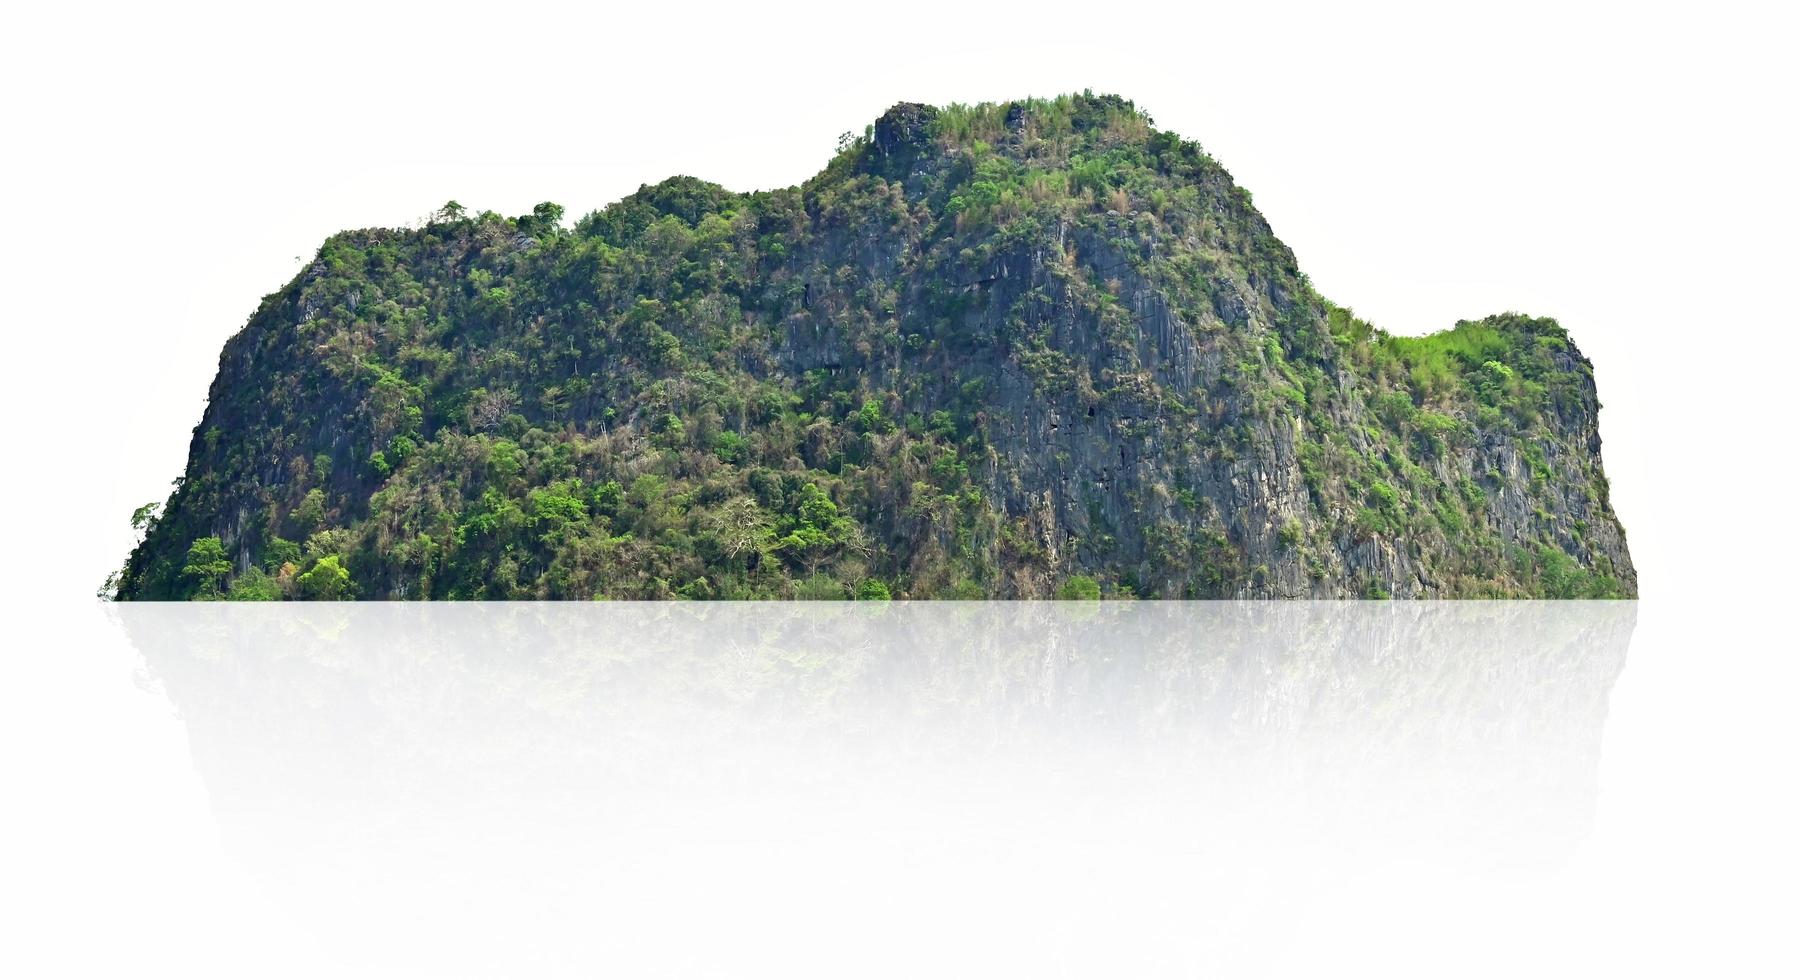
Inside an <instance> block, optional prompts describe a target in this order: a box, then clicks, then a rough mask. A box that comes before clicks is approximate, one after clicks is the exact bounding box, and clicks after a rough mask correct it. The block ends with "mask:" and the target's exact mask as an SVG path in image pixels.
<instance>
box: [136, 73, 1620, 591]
mask: <svg viewBox="0 0 1800 980" xmlns="http://www.w3.org/2000/svg"><path fill="white" fill-rule="evenodd" d="M1598 411H1599V404H1598V401H1597V400H1596V397H1595V388H1594V380H1593V368H1592V365H1591V364H1590V363H1589V362H1588V361H1587V360H1586V359H1585V358H1584V357H1583V356H1582V355H1581V353H1580V352H1579V351H1578V350H1577V349H1576V347H1575V345H1574V343H1573V342H1572V341H1571V340H1570V338H1569V335H1568V334H1567V332H1565V331H1564V330H1563V328H1562V327H1561V326H1559V325H1558V324H1557V323H1556V322H1555V321H1554V320H1549V319H1540V318H1534V317H1529V316H1523V315H1519V314H1515V313H1508V314H1503V315H1499V316H1491V317H1488V318H1486V319H1482V320H1472V321H1464V322H1461V323H1458V324H1456V325H1455V327H1454V328H1453V329H1450V330H1448V331H1445V332H1442V333H1438V334H1433V335H1431V336H1427V337H1416V338H1415V337H1397V336H1390V335H1388V334H1385V333H1383V332H1382V331H1380V330H1377V329H1375V328H1374V327H1372V326H1370V325H1369V324H1368V323H1365V322H1364V321H1362V320H1360V319H1358V318H1357V317H1356V316H1355V315H1354V314H1353V313H1352V312H1351V311H1350V310H1349V309H1347V308H1345V307H1340V306H1337V305H1335V304H1333V303H1331V302H1329V301H1328V300H1326V299H1325V298H1324V297H1322V296H1320V295H1319V294H1318V293H1317V292H1316V291H1315V290H1314V289H1313V288H1312V286H1311V285H1310V283H1309V282H1308V280H1307V278H1306V276H1305V275H1304V274H1302V273H1301V272H1300V270H1299V268H1298V266H1297V265H1296V263H1295V260H1294V256H1293V253H1292V252H1290V251H1289V250H1288V249H1287V247H1286V246H1284V245H1282V244H1281V242H1280V241H1278V240H1277V239H1276V238H1275V236H1274V234H1273V233H1272V232H1271V231H1270V228H1269V226H1268V223H1267V222H1266V221H1264V220H1263V218H1262V216H1261V215H1260V214H1259V213H1258V212H1257V211H1256V209H1255V207H1254V206H1253V205H1252V203H1251V199H1250V195H1249V193H1248V192H1246V191H1244V190H1243V189H1242V188H1239V187H1238V186H1237V185H1236V184H1235V183H1233V181H1232V179H1231V177H1230V175H1229V174H1227V173H1226V172H1225V170H1224V169H1223V168H1222V167H1221V166H1220V165H1219V164H1218V163H1217V162H1216V161H1214V160H1213V159H1212V158H1211V157H1209V156H1207V155H1206V153H1205V152H1203V151H1202V150H1201V148H1200V147H1199V146H1198V145H1197V144H1195V143H1192V142H1189V141H1186V140H1183V139H1181V138H1179V137H1177V136H1175V135H1173V134H1171V133H1167V132H1162V131H1158V130H1157V129H1155V128H1154V126H1153V125H1152V122H1151V120H1150V119H1149V117H1148V116H1146V115H1145V114H1143V113H1142V112H1140V111H1138V110H1137V109H1136V108H1135V107H1134V106H1133V105H1132V104H1131V103H1130V102H1128V101H1125V100H1123V99H1120V98H1118V97H1116V96H1096V95H1092V94H1082V95H1075V96H1064V97H1061V98H1056V99H1048V100H1045V99H1031V100H1025V101H1019V102H1010V103H1001V104H984V105H978V106H949V107H945V108H941V109H940V108H932V107H929V106H923V105H915V104H901V105H897V106H895V107H894V108H892V109H890V110H889V111H888V112H887V113H886V114H884V115H883V116H882V117H881V118H880V119H878V120H877V121H876V122H875V123H874V125H873V126H870V127H869V128H868V129H867V130H866V131H865V133H864V134H863V136H861V137H860V138H854V139H850V138H846V139H845V140H844V141H843V144H842V147H841V150H840V152H839V153H838V154H837V156H836V157H835V158H834V159H833V160H832V161H831V162H830V163H829V164H828V165H827V166H826V168H825V170H824V171H823V172H821V173H820V174H818V175H817V176H815V177H813V178H812V179H811V180H808V181H807V182H806V183H804V184H802V185H800V186H798V187H790V188H785V189H782V190H775V191H759V192H755V193H748V194H739V193H732V192H730V191H726V190H724V189H723V188H721V187H719V186H717V185H715V184H710V183H707V182H705V181H702V180H697V179H694V178H691V177H675V178H671V179H669V180H666V181H664V182H662V183H660V184H657V185H655V186H646V187H643V188H641V189H639V191H638V192H637V193H635V194H633V195H631V196H630V197H627V198H625V199H624V200H622V201H619V202H617V203H615V204H612V205H610V206H608V207H606V208H605V209H603V210H601V211H598V212H596V213H593V214H590V215H588V216H586V217H584V218H582V219H580V220H579V221H575V222H573V227H572V228H571V227H566V226H565V225H564V223H563V221H562V209H561V208H560V207H558V206H556V205H554V204H542V205H539V206H538V207H537V208H536V209H534V210H533V212H532V213H531V214H528V215H522V216H519V217H514V218H508V217H502V216H500V215H498V214H493V213H482V214H469V213H467V212H465V211H464V209H463V208H462V207H460V206H459V205H457V204H455V203H454V202H452V203H451V204H449V205H447V206H445V207H444V208H443V209H442V210H441V211H440V212H438V213H437V214H436V215H435V216H434V218H433V219H432V220H431V221H429V222H428V223H426V224H424V226H423V227H419V228H410V229H367V230H362V231H352V232H345V233H342V234H339V235H336V236H334V237H332V238H331V239H330V240H328V241H327V242H326V243H325V244H324V246H323V247H321V248H320V250H319V253H318V256H317V258H316V259H315V260H314V261H313V262H312V263H311V264H310V265H308V266H307V267H306V268H305V269H304V270H303V271H302V272H301V273H300V274H299V275H298V276H297V277H296V278H295V279H294V280H293V281H292V282H290V283H288V285H287V286H286V287H285V288H283V289H282V290H281V291H280V292H277V293H275V294H273V295H271V296H269V297H267V298H266V299H264V301H263V303H262V305H261V306H260V308H259V309H258V310H257V311H256V313H255V314H254V315H253V316H252V317H251V318H250V320H249V322H248V323H247V324H246V325H245V327H244V328H243V329H242V330H241V331H240V332H238V333H237V334H236V335H235V336H233V337H232V338H231V339H230V340H229V341H228V342H227V343H226V345H225V350H224V353H223V355H222V356H221V358H220V363H219V373H218V376H217V378H216V379H215V380H214V382H213V385H212V389H211V395H210V403H209V405H208V407H207V410H206V414H205V417H204V418H203V419H202V421H201V423H200V425H199V426H198V427H197V428H196V429H195V432H194V438H193V441H192V445H191V448H190V452H189V459H188V466H187V471H186V473H185V475H184V476H183V477H182V479H181V480H180V481H178V483H177V486H176V489H175V491H174V493H173V494H172V495H171V496H170V498H169V500H168V501H167V503H166V504H165V505H163V506H161V507H160V508H156V507H146V508H144V509H143V510H141V511H140V512H139V514H138V515H137V516H136V517H135V518H134V523H137V524H139V525H140V527H141V528H142V529H143V530H144V537H143V540H142V542H141V544H140V545H139V546H138V547H137V548H136V550H135V551H133V552H132V554H131V556H130V558H129V559H128V561H127V563H126V565H125V567H124V569H123V570H122V571H121V572H120V573H119V575H118V577H117V579H116V580H115V585H116V590H117V595H118V597H119V598H123V599H178V598H202V597H215V596H224V597H228V598H242V599H271V598H284V597H287V598H351V597H356V598H438V599H475V598H549V599H562V598H600V597H606V598H614V599H652V598H695V599H714V598H716V599H747V598H852V597H856V598H887V597H894V598H1034V597H1053V596H1063V597H1095V596H1119V597H1128V596H1136V597H1160V598H1211V597H1280V598H1300V597H1315V598H1332V597H1376V598H1379V597H1389V596H1392V597H1557V598H1571V597H1620V596H1634V595H1635V594H1636V592H1637V579H1636V573H1635V571H1634V570H1633V568H1632V564H1631V559H1630V556H1629V554H1628V552H1627V550H1626V545H1625V535H1624V531H1623V529H1622V528H1621V527H1620V525H1619V522H1618V519H1617V518H1616V517H1615V516H1614V514H1613V511H1612V508H1611V505H1610V503H1609V501H1608V490H1607V482H1606V477H1605V475H1604V474H1603V472H1602V469H1601V462H1600V438H1599V434H1598V425H1597V421H1598Z"/></svg>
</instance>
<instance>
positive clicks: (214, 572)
mask: <svg viewBox="0 0 1800 980" xmlns="http://www.w3.org/2000/svg"><path fill="white" fill-rule="evenodd" d="M181 574H182V575H183V576H185V577H187V578H188V579H190V580H192V581H193V583H194V593H193V594H194V595H195V596H196V597H199V598H206V599H211V598H215V597H217V596H218V594H219V587H220V585H221V584H223V582H224V581H225V576H227V575H230V574H231V560H230V559H229V558H227V557H225V545H224V544H223V543H222V542H221V541H220V540H219V538H218V536H217V535H213V536H210V537H205V538H200V539H199V540H197V541H195V542H194V543H193V544H192V545H190V546H189V547H188V553H187V564H186V565H185V566H183V568H182V569H181Z"/></svg>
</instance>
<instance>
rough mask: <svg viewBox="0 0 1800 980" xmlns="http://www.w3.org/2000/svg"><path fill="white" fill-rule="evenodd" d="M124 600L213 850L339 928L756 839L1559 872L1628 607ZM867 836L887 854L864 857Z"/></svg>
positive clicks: (805, 850) (559, 892) (620, 879)
mask: <svg viewBox="0 0 1800 980" xmlns="http://www.w3.org/2000/svg"><path fill="white" fill-rule="evenodd" d="M116 612H117V615H119V617H120V618H121V621H122V622H123V624H124V626H125V628H126V629H127V631H128V632H129V634H130V636H131V639H132V641H133V642H134V644H135V645H136V646H137V648H138V650H139V651H140V652H141V653H142V655H143V657H144V659H145V661H146V665H147V668H148V671H149V672H150V674H151V675H152V676H153V677H154V678H155V679H156V680H157V681H159V682H160V684H161V686H162V688H163V689H164V691H166V693H167V696H168V697H169V699H170V701H171V702H172V703H173V704H174V706H175V707H176V709H177V710H178V711H179V713H180V715H181V717H182V718H183V720H184V721H185V723H186V725H187V728H188V732H189V737H190V740H191V744H192V748H193V753H194V758H195V761H196V764H197V766H198V768H199V770H200V773H201V775H202V777H203V778H204V781H205V784H206V786H207V788H208V790H209V792H210V793H211V795H212V799H213V804H214V808H215V810H216V812H217V814H218V817H219V819H220V822H221V826H222V828H223V830H224V832H225V834H226V837H227V841H228V844H229V845H230V847H231V848H232V849H233V851H234V852H235V853H236V854H237V855H238V856H239V857H240V858H241V859H242V860H243V862H244V864H245V865H246V867H248V868H249V869H250V870H251V871H252V873H253V874H255V875H257V876H258V877H259V878H261V879H262V880H264V881H266V882H268V883H269V884H270V885H271V886H272V887H274V889H275V891H276V892H277V893H279V894H287V895H290V896H293V897H294V898H295V899H296V900H297V901H301V903H302V905H304V906H305V907H306V909H307V912H306V915H308V916H312V917H319V920H320V921H321V922H322V923H326V924H324V925H322V926H321V928H322V929H323V930H324V931H326V932H331V931H337V930H344V929H358V928H372V927H373V926H371V925H370V924H369V922H370V921H372V920H368V919H367V917H366V915H364V917H363V918H359V917H358V916H359V915H362V914H363V913H368V912H369V910H371V909H379V908H391V907H394V906H393V903H406V902H417V901H438V902H449V901H450V899H449V898H448V896H451V895H455V896H459V897H458V899H457V904H456V905H455V908H456V909H457V910H458V911H456V912H454V913H451V916H450V917H451V918H452V919H454V918H455V916H456V915H467V916H469V920H468V921H469V922H470V923H474V922H477V921H486V922H488V923H489V925H490V926H491V925H492V917H493V916H494V915H495V914H496V913H495V908H496V907H497V906H496V903H500V904H505V907H506V908H508V909H509V910H511V912H510V913H509V914H521V915H522V914H524V913H523V912H521V910H523V909H535V910H536V911H534V912H532V913H531V915H533V916H536V917H542V916H544V915H548V914H551V911H550V910H552V909H554V908H559V907H563V903H564V902H566V901H567V900H568V899H569V897H570V895H571V894H576V893H579V894H583V895H586V897H587V898H588V899H590V900H597V898H598V897H600V893H604V894H605V895H610V896H612V897H613V898H615V899H617V900H619V901H623V898H622V897H621V895H622V892H621V890H624V891H632V890H634V889H635V891H636V892H637V893H638V894H639V895H640V897H641V896H642V895H643V894H644V892H645V889H646V888H648V889H649V890H650V891H654V890H655V888H654V887H651V886H650V885H649V884H648V883H649V882H661V883H663V884H662V885H658V886H656V887H664V886H666V884H667V882H668V880H669V875H670V874H671V873H672V869H678V870H679V871H680V872H681V873H678V874H676V878H678V879H679V878H682V876H683V874H686V875H692V876H699V877H701V878H707V879H708V880H711V881H712V883H713V885H715V886H716V885H717V884H718V881H717V880H716V879H714V878H712V875H713V873H714V872H717V873H718V874H727V873H729V872H728V870H727V869H730V868H732V867H734V866H735V865H734V864H733V862H734V861H742V860H747V858H746V857H745V855H747V854H750V853H757V854H761V855H764V856H765V857H769V859H770V860H775V858H774V857H771V856H772V855H779V856H780V858H779V861H780V862H781V866H782V867H784V868H786V869H787V871H788V872H790V873H791V874H789V876H788V877H787V878H786V879H784V880H787V881H790V882H801V881H806V880H810V879H808V878H807V874H808V873H809V872H808V870H807V869H811V872H816V873H817V874H820V875H825V874H827V872H828V869H831V868H834V867H837V866H838V865H840V864H842V863H843V862H846V861H848V862H849V863H850V864H852V865H859V862H860V865H859V866H862V867H863V869H864V871H865V874H864V876H863V877H862V878H859V879H857V880H858V881H862V882H865V883H867V884H868V886H869V887H874V883H877V882H885V883H886V884H885V885H884V886H883V887H891V886H892V885H893V881H894V879H893V876H894V875H902V876H904V874H905V873H907V872H906V871H905V869H906V868H907V867H911V866H914V865H917V866H937V864H936V862H940V861H951V858H952V856H954V862H953V866H954V867H957V868H962V869H967V868H969V867H971V862H975V863H979V862H988V861H999V862H1000V864H999V865H996V866H994V867H993V868H990V869H989V870H990V871H992V873H994V874H1000V871H999V870H998V868H1000V867H1003V866H1004V867H1012V865H1010V864H1008V863H1007V862H1008V861H1009V860H1011V859H1008V858H1006V857H1005V855H1008V854H1012V855H1014V856H1015V858H1016V859H1017V860H1019V861H1024V860H1025V859H1024V858H1022V857H1017V855H1019V854H1022V853H1024V852H1023V851H1020V850H1019V849H1021V848H1024V849H1027V850H1029V851H1030V852H1031V853H1033V854H1036V855H1038V856H1037V857H1035V858H1033V859H1032V860H1033V861H1045V862H1050V863H1051V864H1057V863H1059V862H1063V863H1068V862H1073V863H1075V864H1080V863H1081V862H1082V861H1098V862H1099V863H1100V865H1102V866H1107V867H1122V866H1124V865H1125V864H1131V863H1132V862H1133V861H1138V860H1147V861H1150V862H1152V863H1155V862H1161V863H1162V864H1170V862H1173V864H1172V865H1170V866H1178V865H1180V864H1181V862H1183V861H1195V862H1199V864H1198V865H1197V867H1198V866H1204V868H1205V869H1206V870H1205V872H1204V875H1205V876H1206V877H1207V879H1208V880H1209V881H1211V882H1213V884H1214V885H1220V883H1221V882H1229V881H1235V882H1237V886H1232V887H1223V890H1219V889H1216V888H1215V889H1214V890H1213V891H1211V892H1210V893H1209V896H1210V897H1208V898H1205V899H1204V900H1203V899H1201V898H1200V897H1198V896H1197V897H1196V898H1195V900H1196V901H1217V902H1218V903H1219V908H1220V909H1231V908H1236V907H1238V905H1235V904H1234V902H1236V901H1237V899H1242V897H1243V895H1242V894H1241V893H1242V892H1243V891H1244V889H1245V888H1250V890H1252V891H1255V890H1257V889H1258V888H1261V887H1263V886H1262V885H1257V886H1256V888H1251V884H1252V883H1253V882H1266V881H1267V874H1268V873H1270V870H1271V868H1273V867H1277V866H1279V867H1281V868H1285V869H1287V871H1286V872H1285V873H1287V874H1289V875H1290V876H1291V875H1298V876H1299V877H1300V878H1302V879H1307V880H1312V879H1314V878H1315V877H1316V876H1318V875H1328V874H1332V873H1335V872H1334V871H1333V870H1332V869H1333V868H1337V869H1338V870H1342V867H1343V866H1344V864H1345V862H1351V863H1356V864H1357V865H1358V866H1360V867H1363V868H1365V869H1366V868H1378V867H1384V866H1388V865H1391V864H1392V862H1394V861H1396V860H1401V861H1405V860H1414V859H1420V860H1430V861H1432V862H1435V863H1437V864H1439V865H1447V866H1459V867H1496V866H1530V865H1533V864H1542V863H1544V862H1550V863H1554V862H1557V861H1560V860H1561V859H1562V857H1563V856H1564V855H1566V854H1567V852H1568V850H1569V848H1570V846H1571V845H1572V843H1573V842H1575V841H1577V840H1579V839H1580V838H1581V837H1582V835H1584V834H1585V833H1586V832H1587V830H1588V828H1589V826H1590V825H1591V822H1592V815H1593V809H1594V802H1595V798H1596V773H1597V767H1598V758H1599V746H1600V737H1601V729H1602V724H1603V722H1604V719H1605V715H1606V706H1607V698H1608V694H1609V692H1610V690H1611V688H1612V686H1613V683H1614V681H1615V680H1616V678H1617V677H1618V675H1619V673H1620V671H1621V670H1622V669H1623V666H1624V661H1625V655H1626V648H1627V645H1628V642H1629V639H1630V635H1631V631H1632V627H1633V624H1634V622H1635V618H1636V609H1635V604H1634V603H1439V604H1431V603H1423V604H1382V603H1104V604H1080V603H1062V604H1036V603H944V604H892V605H886V604H722V605H687V604H626V603H621V604H606V603H600V604H581V605H575V604H568V605H545V604H499V605H448V606H414V605H355V606H352V605H313V606H300V607H284V608H270V607H240V606H225V605H203V606H152V605H138V606H121V607H117V609H116ZM877 852H879V853H882V854H889V855H895V857H894V860H895V861H896V862H898V863H896V864H894V865H892V866H888V865H880V866H879V868H878V869H876V870H874V871H871V870H870V868H869V867H868V866H867V863H868V862H869V861H871V860H874V857H873V855H874V854H875V853H877ZM700 855H706V856H707V857H706V863H704V864H697V863H695V862H698V861H700V857H699V856H700ZM1083 855H1085V857H1082V856H1083ZM908 862H911V864H908ZM982 866H985V865H982ZM1034 866H1035V865H1034ZM881 869H885V870H881ZM1014 870H1016V868H1015V869H1014ZM1009 873H1010V872H1009ZM884 874H886V875H887V876H888V877H886V878H884V877H883V875H884ZM833 880H836V879H833ZM1009 880H1013V881H1018V880H1019V879H1018V878H1017V876H1016V875H1014V876H1013V877H1012V878H1011V879H1009ZM350 881H354V882H357V883H358V884H357V885H356V887H355V888H346V887H345V883H346V882H350ZM987 884H988V885H989V886H997V887H1000V888H1001V889H1002V890H1004V887H1005V885H1004V884H998V885H997V883H996V882H995V881H988V882H987ZM795 887H798V885H796V886H795ZM835 887H838V888H840V889H843V888H845V887H846V886H845V884H844V883H843V882H841V881H840V882H838V884H837V885H836V886H835ZM595 889H598V890H599V892H595V891H594V890H595ZM857 890H858V886H854V885H852V886H848V892H849V895H850V897H852V898H853V897H854V895H855V894H856V893H857ZM327 891H328V892H330V893H331V894H332V895H334V896H336V897H335V898H334V899H333V900H332V901H330V902H324V901H313V900H302V899H301V898H300V896H306V895H315V894H320V893H323V892H327ZM426 893H429V894H430V897H429V898H426V897H424V896H425V895H426ZM1228 893H1229V894H1228ZM807 894H811V893H810V892H808V893H807ZM1231 894H1236V895H1237V899H1230V895H1231ZM1239 904H1241V903H1239ZM357 909H361V910H362V913H358V912H356V911H354V910H357ZM377 918H379V916H377ZM629 918H630V916H629V915H626V916H625V919H626V920H629ZM1226 919H1229V916H1227V917H1226ZM521 921H524V920H521ZM1213 921H1214V927H1216V928H1220V929H1225V930H1226V931H1227V932H1228V931H1229V927H1228V926H1227V925H1220V924H1219V923H1220V922H1223V921H1225V920H1221V919H1218V918H1217V917H1215V919H1214V920H1213ZM439 925H440V927H441V926H442V923H441V922H440V924H439ZM640 925H642V924H641V923H640ZM390 926H391V923H390ZM1209 928H1210V927H1209ZM613 941H615V942H621V943H626V944H629V943H631V942H633V941H634V940H633V939H632V938H631V936H630V935H629V934H627V933H621V934H619V935H616V936H614V937H613ZM584 948H585V947H584ZM546 955H550V954H546ZM570 955H575V954H572V953H571V954H570ZM578 958H579V957H578ZM553 959H555V957H553ZM555 961H556V962H558V963H563V962H566V961H565V960H562V959H555ZM475 962H479V957H475V958H474V959H470V960H467V962H465V963H464V965H468V963H475Z"/></svg>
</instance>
